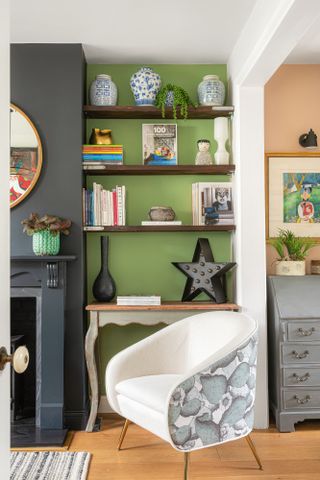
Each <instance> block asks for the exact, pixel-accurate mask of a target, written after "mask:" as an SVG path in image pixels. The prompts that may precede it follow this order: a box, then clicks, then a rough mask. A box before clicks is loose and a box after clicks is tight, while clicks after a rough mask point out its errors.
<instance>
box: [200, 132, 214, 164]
mask: <svg viewBox="0 0 320 480" xmlns="http://www.w3.org/2000/svg"><path fill="white" fill-rule="evenodd" d="M197 146H198V153H197V156H196V165H212V163H213V162H212V156H211V153H210V152H209V148H210V140H206V139H204V138H203V139H201V140H198V141H197Z"/></svg>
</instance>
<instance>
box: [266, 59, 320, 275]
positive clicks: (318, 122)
mask: <svg viewBox="0 0 320 480" xmlns="http://www.w3.org/2000/svg"><path fill="white" fill-rule="evenodd" d="M310 128H312V129H313V130H314V131H315V133H316V134H317V135H318V145H320V65H282V66H281V67H280V68H279V69H278V70H277V72H276V73H275V74H274V75H273V76H272V77H271V79H270V80H269V82H268V83H267V84H266V86H265V151H266V152H268V153H276V152H278V153H281V152H297V153H298V152H302V153H306V152H307V150H306V149H304V148H303V147H301V146H300V145H299V141H298V140H299V136H300V135H301V134H302V133H305V132H308V131H309V129H310ZM318 150H319V156H320V148H319V147H318ZM312 151H315V150H312ZM319 163H320V161H319ZM275 258H276V254H275V251H274V249H273V248H271V247H270V246H267V272H268V274H272V273H274V260H275ZM312 259H320V245H319V246H317V247H315V248H314V249H313V250H311V252H310V254H309V256H308V258H307V273H310V260H312Z"/></svg>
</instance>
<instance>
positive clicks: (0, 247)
mask: <svg viewBox="0 0 320 480" xmlns="http://www.w3.org/2000/svg"><path fill="white" fill-rule="evenodd" d="M9 59H10V47H9V0H1V2H0V65H1V68H0V85H1V87H0V178H1V179H2V181H1V182H0V206H1V207H0V227H1V228H0V252H1V255H0V305H1V312H0V347H1V346H5V347H6V348H7V351H8V352H10V273H9V272H10V250H9V236H10V233H9V232H10V223H9V222H10V217H9V194H8V193H9V158H10V153H9V115H10V114H9V104H10V86H9V85H10V63H9V62H10V60H9ZM6 179H8V181H6ZM9 447H10V365H7V366H6V368H5V369H4V370H3V371H2V372H0V465H1V477H2V478H3V479H7V478H9V458H10V456H9V455H10V451H9Z"/></svg>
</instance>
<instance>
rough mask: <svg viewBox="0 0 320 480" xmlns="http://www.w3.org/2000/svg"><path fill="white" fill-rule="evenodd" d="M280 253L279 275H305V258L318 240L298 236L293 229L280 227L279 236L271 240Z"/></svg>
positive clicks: (278, 260) (277, 272) (277, 264)
mask: <svg viewBox="0 0 320 480" xmlns="http://www.w3.org/2000/svg"><path fill="white" fill-rule="evenodd" d="M270 245H271V246H272V247H274V248H275V249H276V251H277V253H278V256H279V257H278V258H277V263H276V274H277V275H305V273H306V262H305V259H306V257H307V255H308V253H309V250H310V249H311V248H312V247H314V246H315V245H316V242H315V241H314V240H313V239H312V238H309V237H297V236H296V235H295V234H294V233H293V232H292V231H291V230H287V229H279V236H278V237H276V238H273V239H271V240H270Z"/></svg>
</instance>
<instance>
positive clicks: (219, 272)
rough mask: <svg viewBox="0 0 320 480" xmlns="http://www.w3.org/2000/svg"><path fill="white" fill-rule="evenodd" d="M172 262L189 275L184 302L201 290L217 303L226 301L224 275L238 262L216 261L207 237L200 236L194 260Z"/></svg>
mask: <svg viewBox="0 0 320 480" xmlns="http://www.w3.org/2000/svg"><path fill="white" fill-rule="evenodd" d="M172 264H173V265H174V266H175V267H176V268H178V269H179V270H180V271H181V272H182V273H184V274H185V275H186V276H187V277H188V279H187V282H186V286H185V289H184V292H183V295H182V302H188V301H192V300H193V299H194V298H196V297H197V296H198V295H200V293H201V292H204V293H206V294H207V295H208V296H209V297H210V298H211V299H212V300H213V301H214V302H215V303H224V302H226V293H225V278H224V275H225V273H226V272H228V271H229V270H230V269H231V268H233V267H234V266H235V265H236V264H235V263H234V262H225V263H216V262H215V261H214V258H213V254H212V250H211V247H210V244H209V240H208V239H207V238H198V241H197V245H196V249H195V251H194V254H193V258H192V262H172Z"/></svg>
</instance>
